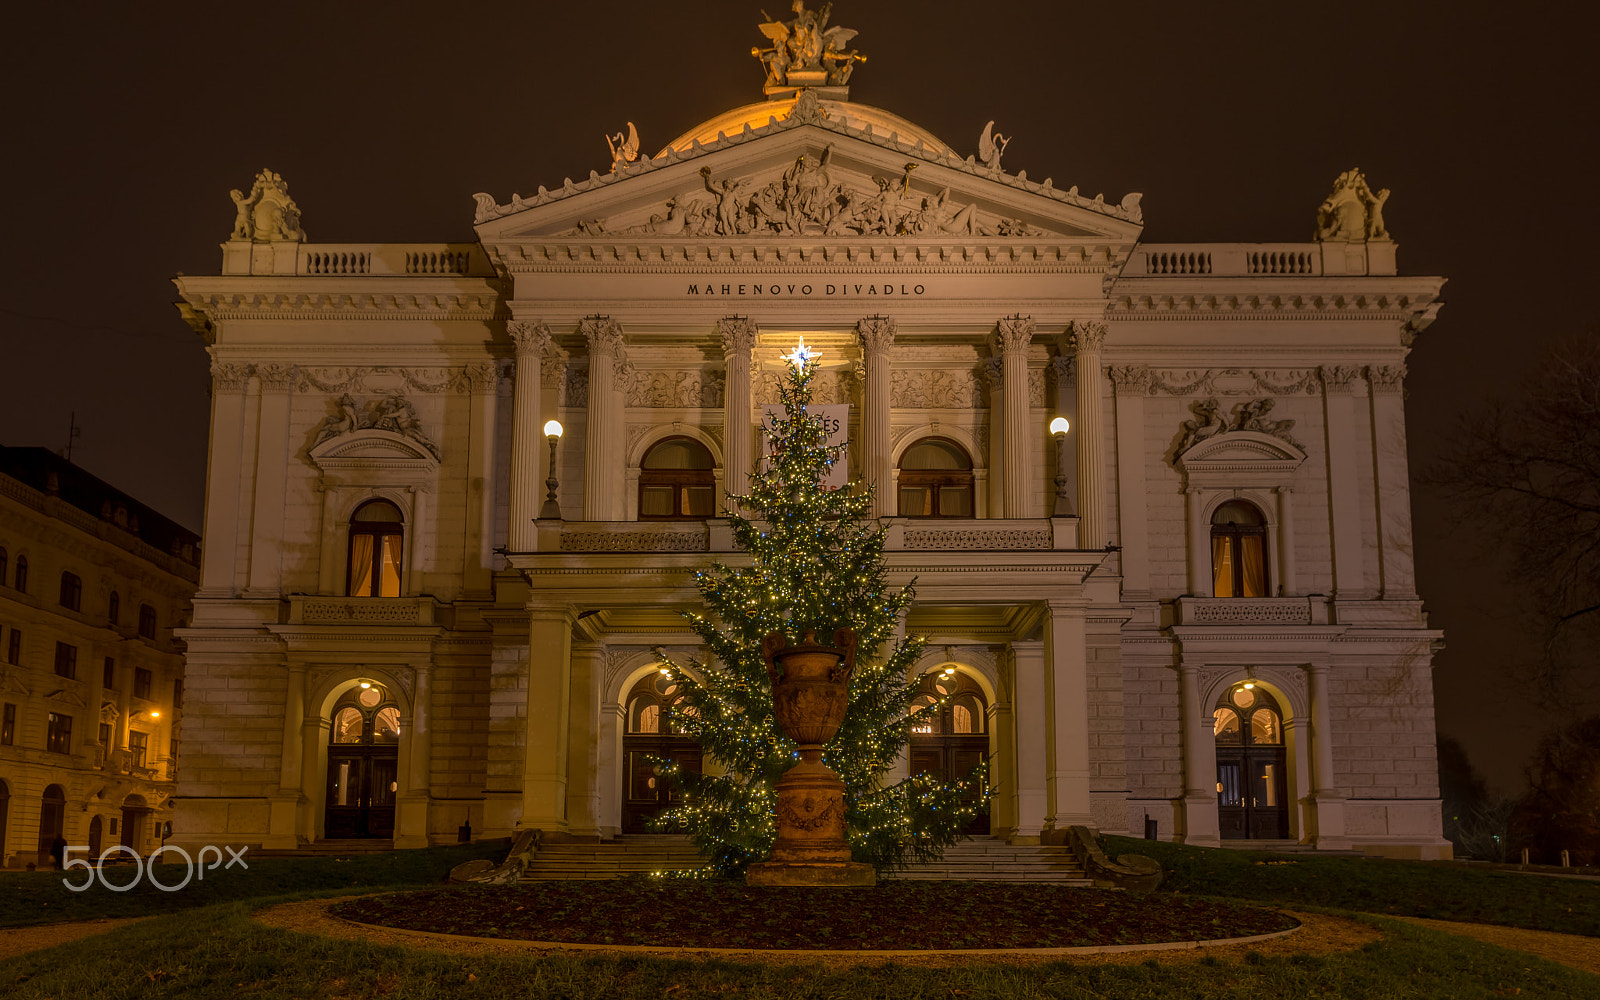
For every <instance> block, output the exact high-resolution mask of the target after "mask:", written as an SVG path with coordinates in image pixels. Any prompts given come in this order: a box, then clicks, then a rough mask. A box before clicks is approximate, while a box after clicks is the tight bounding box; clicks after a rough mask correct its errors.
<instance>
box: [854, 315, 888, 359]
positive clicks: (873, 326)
mask: <svg viewBox="0 0 1600 1000" xmlns="http://www.w3.org/2000/svg"><path fill="white" fill-rule="evenodd" d="M898 329H899V328H898V326H897V325H896V323H895V321H894V319H893V318H892V317H889V316H863V317H862V318H861V319H858V320H856V336H857V337H858V338H860V340H861V349H862V351H863V352H865V353H866V354H869V355H870V354H885V353H887V352H888V350H889V348H890V347H891V346H893V345H894V335H895V333H896V332H898Z"/></svg>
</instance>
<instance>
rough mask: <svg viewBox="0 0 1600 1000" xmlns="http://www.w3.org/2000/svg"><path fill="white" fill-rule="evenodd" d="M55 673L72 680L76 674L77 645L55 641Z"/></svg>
mask: <svg viewBox="0 0 1600 1000" xmlns="http://www.w3.org/2000/svg"><path fill="white" fill-rule="evenodd" d="M56 674H57V675H58V676H61V677H65V678H66V679H67V680H72V679H73V678H75V677H77V676H78V647H77V646H72V645H69V644H67V643H64V642H58V643H56Z"/></svg>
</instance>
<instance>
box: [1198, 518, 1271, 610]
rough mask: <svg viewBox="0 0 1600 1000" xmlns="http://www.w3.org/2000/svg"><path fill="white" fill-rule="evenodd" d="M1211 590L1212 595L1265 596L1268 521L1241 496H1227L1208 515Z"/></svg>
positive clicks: (1266, 592) (1266, 591)
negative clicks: (1237, 497)
mask: <svg viewBox="0 0 1600 1000" xmlns="http://www.w3.org/2000/svg"><path fill="white" fill-rule="evenodd" d="M1211 593H1212V595H1213V596H1215V597H1266V596H1268V594H1269V591H1268V590H1267V521H1266V518H1264V517H1262V516H1261V511H1259V510H1257V509H1256V506H1255V505H1254V504H1251V503H1246V502H1245V501H1243V500H1229V501H1228V502H1227V503H1225V504H1223V505H1222V506H1221V507H1218V508H1217V512H1216V513H1215V514H1212V515H1211Z"/></svg>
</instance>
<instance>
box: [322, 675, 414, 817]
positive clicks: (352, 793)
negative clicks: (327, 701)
mask: <svg viewBox="0 0 1600 1000" xmlns="http://www.w3.org/2000/svg"><path fill="white" fill-rule="evenodd" d="M398 787H400V707H398V706H397V704H395V701H394V698H392V696H390V694H389V691H387V688H384V686H382V685H381V683H376V682H371V680H363V682H360V683H358V685H357V686H354V688H350V690H349V691H346V693H344V694H342V696H341V698H339V701H336V702H333V709H331V710H330V726H328V800H326V813H325V822H323V835H325V837H328V838H330V840H334V838H349V837H394V832H395V794H397V790H398Z"/></svg>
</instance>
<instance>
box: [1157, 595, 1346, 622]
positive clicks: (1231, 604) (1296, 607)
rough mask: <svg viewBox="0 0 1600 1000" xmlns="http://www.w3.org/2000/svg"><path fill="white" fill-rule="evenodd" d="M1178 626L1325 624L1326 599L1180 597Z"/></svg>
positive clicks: (1316, 597) (1326, 617)
mask: <svg viewBox="0 0 1600 1000" xmlns="http://www.w3.org/2000/svg"><path fill="white" fill-rule="evenodd" d="M1177 613H1178V621H1177V624H1179V625H1326V624H1328V602H1327V599H1326V598H1324V597H1322V596H1321V595H1316V596H1312V597H1180V598H1178V600H1177Z"/></svg>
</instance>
